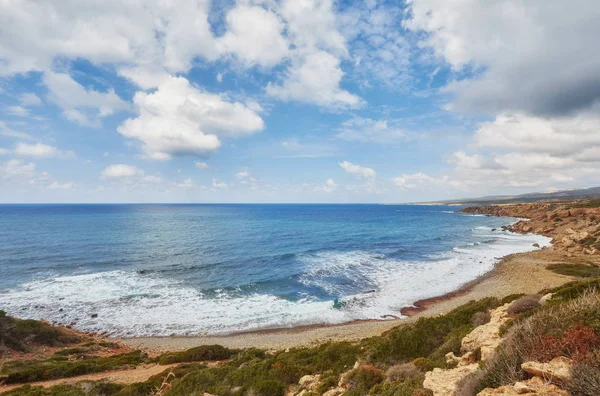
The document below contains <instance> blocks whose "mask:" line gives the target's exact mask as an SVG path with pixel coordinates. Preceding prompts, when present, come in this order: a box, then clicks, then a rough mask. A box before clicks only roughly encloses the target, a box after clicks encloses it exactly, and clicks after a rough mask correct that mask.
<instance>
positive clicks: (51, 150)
mask: <svg viewBox="0 0 600 396" xmlns="http://www.w3.org/2000/svg"><path fill="white" fill-rule="evenodd" d="M0 154H3V155H8V154H11V155H16V156H19V157H33V158H73V157H74V156H75V154H74V153H73V152H72V151H61V150H59V149H57V148H56V147H54V146H49V145H47V144H43V143H35V144H28V143H17V144H16V145H15V147H14V148H13V149H0Z"/></svg>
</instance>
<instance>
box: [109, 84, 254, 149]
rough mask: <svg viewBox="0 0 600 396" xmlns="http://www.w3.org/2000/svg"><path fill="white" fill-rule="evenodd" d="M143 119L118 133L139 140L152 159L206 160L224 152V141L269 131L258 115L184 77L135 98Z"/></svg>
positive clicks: (135, 121) (133, 120) (139, 118)
mask: <svg viewBox="0 0 600 396" xmlns="http://www.w3.org/2000/svg"><path fill="white" fill-rule="evenodd" d="M133 101H134V103H135V105H136V107H137V111H138V114H139V115H138V117H137V118H130V119H128V120H126V121H125V122H124V123H123V124H121V125H120V126H119V127H118V131H119V133H121V134H122V135H124V136H126V137H129V138H135V139H138V140H140V142H141V143H142V149H143V151H144V152H145V154H146V155H147V156H148V157H149V158H152V159H156V160H168V159H170V158H171V157H172V156H180V155H195V156H201V155H206V154H210V153H212V152H214V151H216V150H217V149H218V148H219V147H220V146H221V141H220V139H219V137H224V136H226V137H238V136H244V135H250V134H253V133H255V132H257V131H259V130H261V129H262V128H263V126H264V123H263V120H262V118H261V117H260V116H259V115H258V114H256V112H254V111H252V110H251V109H249V108H248V107H247V106H246V105H244V104H242V103H240V102H229V101H227V100H226V99H225V98H224V97H223V96H221V95H215V94H209V93H206V92H203V91H201V90H200V89H198V88H196V87H194V86H192V85H191V84H190V83H189V82H188V80H186V79H185V78H183V77H170V78H169V79H167V80H165V81H163V82H162V83H161V85H160V86H159V88H158V90H157V91H155V92H153V93H150V94H148V93H145V92H138V93H136V95H135V97H134V100H133Z"/></svg>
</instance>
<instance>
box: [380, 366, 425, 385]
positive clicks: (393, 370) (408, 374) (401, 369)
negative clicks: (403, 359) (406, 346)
mask: <svg viewBox="0 0 600 396" xmlns="http://www.w3.org/2000/svg"><path fill="white" fill-rule="evenodd" d="M422 375H423V373H422V372H421V370H419V368H418V367H417V366H415V365H414V364H413V363H404V364H397V365H395V366H392V367H390V368H389V369H387V371H386V372H385V376H386V377H387V380H388V381H389V382H396V381H399V380H404V379H406V378H413V377H419V376H422Z"/></svg>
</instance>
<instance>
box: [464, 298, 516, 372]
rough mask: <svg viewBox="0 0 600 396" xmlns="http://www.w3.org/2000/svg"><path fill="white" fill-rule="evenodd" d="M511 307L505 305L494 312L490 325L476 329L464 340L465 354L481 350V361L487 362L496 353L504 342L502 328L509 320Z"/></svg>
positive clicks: (492, 312) (491, 313) (491, 314)
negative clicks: (508, 309) (501, 333)
mask: <svg viewBox="0 0 600 396" xmlns="http://www.w3.org/2000/svg"><path fill="white" fill-rule="evenodd" d="M509 305H510V304H504V305H503V306H501V307H498V308H496V309H494V310H492V311H491V312H490V316H491V319H490V321H489V323H486V324H484V325H481V326H478V327H476V328H474V329H473V331H471V332H470V333H469V334H467V335H466V337H465V338H463V340H462V344H461V348H460V350H461V352H462V353H463V354H467V353H468V352H475V351H476V350H477V349H478V348H481V360H484V361H485V360H487V359H489V358H490V357H491V356H492V355H493V354H494V353H495V351H496V348H498V345H500V343H501V342H502V338H501V337H500V327H502V325H504V324H505V323H506V322H507V321H508V320H509V316H508V313H507V312H506V309H507V308H508V306H509Z"/></svg>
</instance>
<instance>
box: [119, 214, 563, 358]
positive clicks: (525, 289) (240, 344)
mask: <svg viewBox="0 0 600 396" xmlns="http://www.w3.org/2000/svg"><path fill="white" fill-rule="evenodd" d="M506 217H514V216H506ZM517 223H518V220H517V222H515V223H514V224H512V225H511V226H509V227H513V226H514V225H515V224H517ZM557 256H561V254H560V253H558V252H555V251H553V250H552V246H551V247H549V248H544V249H540V250H536V251H532V252H525V253H516V254H511V255H508V256H503V257H501V258H500V260H499V261H498V262H497V263H496V264H495V265H494V268H492V269H491V270H490V271H488V272H486V273H485V274H482V275H480V276H479V277H477V278H476V279H473V280H471V281H469V282H467V283H465V284H463V285H462V286H461V287H459V288H458V289H456V290H453V291H451V292H449V293H446V294H442V295H438V296H434V297H430V298H425V299H421V300H418V301H415V302H414V303H413V304H412V305H411V306H405V307H402V308H401V309H400V310H399V314H401V315H403V316H404V318H395V319H389V320H378V319H367V320H355V321H351V322H346V323H339V324H312V325H301V326H295V327H289V328H269V329H257V330H251V331H245V332H236V333H232V334H226V335H190V336H150V337H130V338H122V337H115V338H112V337H111V339H112V340H115V341H117V342H121V343H123V344H125V345H127V346H129V347H132V348H139V349H142V350H145V351H146V352H149V353H150V354H154V353H156V354H158V353H162V352H168V351H176V350H184V349H189V348H192V347H195V346H199V345H209V344H220V345H223V346H226V347H229V348H252V347H255V348H263V349H269V350H282V349H287V348H294V347H303V346H311V345H318V344H322V343H326V342H328V341H357V340H360V339H363V338H369V337H373V336H378V335H381V334H382V333H384V332H386V331H387V330H389V329H391V328H393V327H396V326H399V325H402V324H407V323H411V322H414V321H416V320H418V319H419V318H420V317H427V316H436V315H440V314H444V313H447V312H449V311H451V310H452V309H454V308H457V307H458V306H460V305H463V304H465V303H467V302H468V301H471V300H476V299H480V298H484V297H498V298H502V297H505V296H507V295H510V294H518V293H523V294H532V293H537V292H538V291H539V290H541V289H544V288H552V287H556V286H560V285H561V284H564V283H566V282H569V281H570V280H572V278H571V277H568V276H564V275H558V274H556V273H554V272H551V271H549V270H547V269H546V268H545V267H546V265H548V264H553V263H558V262H561V261H562V260H563V258H561V257H557ZM532 275H534V276H532ZM528 279H536V280H537V282H536V283H535V284H531V282H528Z"/></svg>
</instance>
